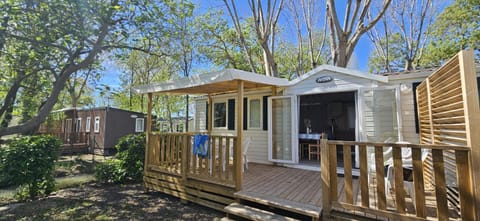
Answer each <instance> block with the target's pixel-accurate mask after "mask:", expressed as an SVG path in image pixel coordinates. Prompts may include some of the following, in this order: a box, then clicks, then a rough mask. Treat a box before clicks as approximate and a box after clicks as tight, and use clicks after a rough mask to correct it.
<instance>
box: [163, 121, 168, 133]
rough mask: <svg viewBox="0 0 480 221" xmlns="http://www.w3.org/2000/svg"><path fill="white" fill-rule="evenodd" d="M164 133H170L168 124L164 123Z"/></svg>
mask: <svg viewBox="0 0 480 221" xmlns="http://www.w3.org/2000/svg"><path fill="white" fill-rule="evenodd" d="M162 132H168V123H162Z"/></svg>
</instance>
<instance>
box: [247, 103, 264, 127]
mask: <svg viewBox="0 0 480 221" xmlns="http://www.w3.org/2000/svg"><path fill="white" fill-rule="evenodd" d="M261 108H262V106H261V103H260V99H251V100H249V102H248V127H249V128H257V129H260V126H261V113H262V110H261Z"/></svg>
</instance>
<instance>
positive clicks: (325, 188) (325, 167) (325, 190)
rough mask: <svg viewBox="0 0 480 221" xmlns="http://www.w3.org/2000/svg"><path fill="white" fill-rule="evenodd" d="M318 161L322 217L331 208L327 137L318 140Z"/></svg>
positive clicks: (326, 214) (324, 216) (327, 213)
mask: <svg viewBox="0 0 480 221" xmlns="http://www.w3.org/2000/svg"><path fill="white" fill-rule="evenodd" d="M320 151H321V154H320V158H321V159H320V163H321V169H320V171H321V183H322V210H323V211H322V213H323V215H322V216H323V218H324V219H326V217H328V216H329V214H330V210H331V209H332V199H331V198H330V175H331V174H330V159H329V156H330V148H329V146H328V144H327V139H322V140H321V141H320Z"/></svg>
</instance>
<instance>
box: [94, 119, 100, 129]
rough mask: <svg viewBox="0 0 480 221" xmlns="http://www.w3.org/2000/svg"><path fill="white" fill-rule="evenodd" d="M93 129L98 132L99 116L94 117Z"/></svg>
mask: <svg viewBox="0 0 480 221" xmlns="http://www.w3.org/2000/svg"><path fill="white" fill-rule="evenodd" d="M93 131H94V132H95V133H98V132H100V117H95V123H94V125H93Z"/></svg>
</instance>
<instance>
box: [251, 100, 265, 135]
mask: <svg viewBox="0 0 480 221" xmlns="http://www.w3.org/2000/svg"><path fill="white" fill-rule="evenodd" d="M254 100H257V101H258V111H259V121H258V126H257V127H253V126H252V125H251V116H252V114H251V109H250V108H251V106H252V105H251V103H250V102H251V101H254ZM262 102H263V100H262V97H257V96H255V97H249V98H248V102H247V105H248V107H247V110H248V113H247V118H248V129H254V130H261V129H263V120H262V119H263V116H262V115H263V109H262V108H263V107H262V106H263V105H262Z"/></svg>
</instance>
